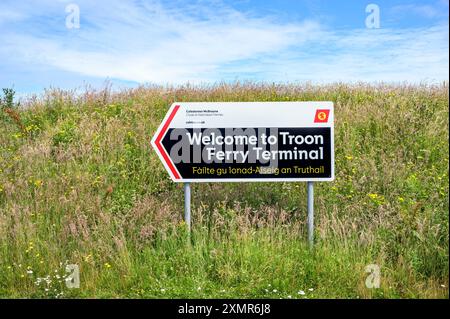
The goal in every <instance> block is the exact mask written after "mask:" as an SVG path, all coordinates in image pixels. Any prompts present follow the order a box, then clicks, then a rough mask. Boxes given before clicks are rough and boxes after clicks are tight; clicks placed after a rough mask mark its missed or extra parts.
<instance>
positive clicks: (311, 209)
mask: <svg viewBox="0 0 450 319" xmlns="http://www.w3.org/2000/svg"><path fill="white" fill-rule="evenodd" d="M307 190H308V195H307V196H308V243H309V247H310V248H312V247H313V246H314V184H313V182H308V183H307Z"/></svg>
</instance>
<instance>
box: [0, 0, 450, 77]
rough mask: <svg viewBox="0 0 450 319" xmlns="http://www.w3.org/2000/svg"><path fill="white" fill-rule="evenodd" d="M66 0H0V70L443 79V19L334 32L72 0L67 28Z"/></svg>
mask: <svg viewBox="0 0 450 319" xmlns="http://www.w3.org/2000/svg"><path fill="white" fill-rule="evenodd" d="M67 3H68V2H67V1H49V0H44V1H42V2H40V6H37V7H34V6H31V3H30V1H24V2H20V3H19V4H17V3H16V2H14V1H6V2H3V3H2V4H1V5H0V12H2V14H1V15H0V26H1V27H2V32H1V33H0V41H1V43H2V46H0V61H3V62H0V72H1V68H2V63H3V65H4V64H5V63H8V64H14V65H21V66H22V67H27V66H30V67H31V66H32V67H33V68H36V66H38V67H40V68H49V69H51V70H60V71H63V72H69V73H72V74H76V75H78V76H85V77H94V78H103V79H104V78H106V77H110V78H115V79H120V80H125V81H134V82H157V83H182V82H187V81H190V82H209V81H220V80H229V79H256V80H269V81H282V80H290V81H295V80H311V81H320V82H322V81H337V80H365V81H403V80H409V81H421V80H438V81H439V80H443V79H448V22H447V24H442V23H441V24H437V25H432V26H430V27H422V28H405V29H395V30H393V29H378V30H369V29H350V30H341V31H336V30H333V29H331V28H330V27H329V26H327V25H324V24H323V23H321V22H319V21H308V20H305V21H297V22H280V21H279V20H277V19H276V18H275V17H261V16H258V15H257V14H255V13H252V12H245V13H244V12H240V11H238V10H236V9H233V8H232V7H230V6H226V5H224V4H223V3H222V2H220V1H200V2H195V3H191V4H188V5H187V4H185V2H181V1H175V2H169V3H165V4H162V3H161V2H158V1H127V2H126V1H119V0H112V1H95V2H93V1H77V4H78V5H79V7H80V11H81V28H80V29H72V30H69V29H66V28H65V18H66V13H65V10H64V8H65V5H66V4H67ZM5 12H9V13H6V14H5ZM429 14H431V11H430V13H429ZM2 21H3V22H2ZM5 61H6V62H5ZM3 69H8V68H6V67H3ZM1 78H2V76H1V75H0V80H1ZM3 81H5V80H3ZM56 84H57V83H56Z"/></svg>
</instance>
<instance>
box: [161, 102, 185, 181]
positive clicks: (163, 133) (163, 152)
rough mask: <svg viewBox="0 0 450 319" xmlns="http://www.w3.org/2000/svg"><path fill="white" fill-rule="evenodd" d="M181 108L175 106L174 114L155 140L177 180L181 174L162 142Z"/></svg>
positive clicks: (171, 114)
mask: <svg viewBox="0 0 450 319" xmlns="http://www.w3.org/2000/svg"><path fill="white" fill-rule="evenodd" d="M179 108H180V106H179V105H175V107H174V108H173V111H172V113H170V115H169V118H168V119H167V121H166V123H164V126H163V128H162V129H161V132H159V134H158V137H157V138H156V140H155V144H156V147H157V148H158V150H159V152H160V153H161V155H162V157H163V158H164V161H165V162H166V164H167V166H169V169H170V171H171V172H172V174H173V176H174V177H175V179H180V178H181V176H180V174H178V172H177V170H176V168H175V166H174V165H173V163H172V160H171V159H170V157H169V154H167V152H166V149H165V148H164V147H163V146H162V144H161V141H162V139H163V137H164V135H166V132H167V129H168V128H169V125H170V122H172V120H173V118H174V117H175V113H177V111H178V109H179Z"/></svg>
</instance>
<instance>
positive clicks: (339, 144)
mask: <svg viewBox="0 0 450 319" xmlns="http://www.w3.org/2000/svg"><path fill="white" fill-rule="evenodd" d="M310 100H314V101H320V100H326V101H328V100H329V101H333V102H334V103H335V114H336V115H335V117H336V119H335V149H336V150H335V151H336V180H335V181H334V182H330V183H317V184H316V188H315V195H316V241H317V244H316V249H315V250H314V251H309V250H308V249H307V247H306V245H305V235H306V234H305V222H306V186H305V184H303V183H239V184H238V183H223V184H219V183H215V184H212V183H211V184H194V185H193V190H192V191H193V194H192V196H193V199H192V200H193V208H192V218H193V233H192V238H191V241H189V240H188V237H187V234H186V232H185V227H184V225H183V222H182V214H181V213H182V210H183V190H182V185H178V184H175V183H173V182H172V181H171V180H170V179H169V177H168V174H167V173H166V172H165V170H164V168H163V166H162V164H161V163H160V162H159V159H158V158H157V156H156V154H155V152H154V151H153V150H152V149H151V147H150V138H151V136H152V135H153V133H154V132H155V130H156V127H157V126H158V125H159V123H160V122H161V120H162V118H163V116H164V115H165V113H166V111H167V109H168V106H169V105H170V104H171V103H172V102H173V101H310ZM5 103H6V102H5ZM448 116H449V108H448V84H442V85H437V86H407V85H403V86H384V85H378V86H369V85H365V84H358V85H344V84H336V85H329V86H321V87H319V86H308V85H305V86H299V85H259V84H251V83H248V84H233V85H216V86H211V87H189V86H186V87H178V88H167V87H165V88H163V87H146V88H138V89H133V90H128V91H122V92H120V93H111V92H110V91H109V90H103V91H97V92H95V91H92V90H91V91H87V92H86V93H85V94H82V95H77V96H75V95H73V94H72V93H70V92H64V91H58V90H52V91H47V92H46V93H45V94H43V96H41V97H39V98H36V99H33V98H30V99H28V100H27V101H26V102H25V103H24V105H22V108H19V109H17V110H14V111H13V112H9V113H8V112H3V114H2V115H1V116H0V297H95V298H102V297H138V298H141V297H145V298H147V297H150V298H153V297H160V298H170V297H200V298H204V297H232V298H240V297H269V298H280V297H281V298H290V297H291V298H324V297H325V298H448V281H449V274H448V268H449V263H448V262H449V256H448V249H449V242H448V239H449V230H448V218H449V203H448V187H449V179H448V167H449V166H448V165H449V161H448V160H449V149H448V137H449V136H448V132H449V127H448ZM66 264H77V265H78V266H79V269H80V284H81V286H80V288H79V289H68V288H67V287H65V285H64V282H63V276H64V269H65V265H66ZM369 264H376V265H378V266H379V267H380V271H381V281H380V283H381V286H380V288H379V289H368V288H367V287H366V285H365V281H366V277H367V276H368V275H369V274H368V273H366V272H365V267H366V266H367V265H369Z"/></svg>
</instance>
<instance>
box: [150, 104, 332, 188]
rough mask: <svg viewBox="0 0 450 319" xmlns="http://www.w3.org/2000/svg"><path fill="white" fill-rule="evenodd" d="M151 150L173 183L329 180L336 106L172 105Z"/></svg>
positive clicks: (154, 138)
mask: <svg viewBox="0 0 450 319" xmlns="http://www.w3.org/2000/svg"><path fill="white" fill-rule="evenodd" d="M152 146H153V147H154V149H155V151H156V152H157V153H158V155H159V157H160V159H161V161H162V162H163V164H164V166H165V168H166V170H167V171H168V172H169V174H170V176H171V178H172V179H173V180H174V181H175V182H187V183H188V182H243V181H260V182H263V181H310V182H312V181H331V180H333V179H334V112H333V103H332V102H208V103H184V102H180V103H174V104H172V106H171V107H170V109H169V111H168V113H167V114H166V116H165V118H164V120H163V121H162V123H161V125H160V126H159V128H158V130H157V131H156V133H155V136H154V137H153V139H152Z"/></svg>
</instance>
